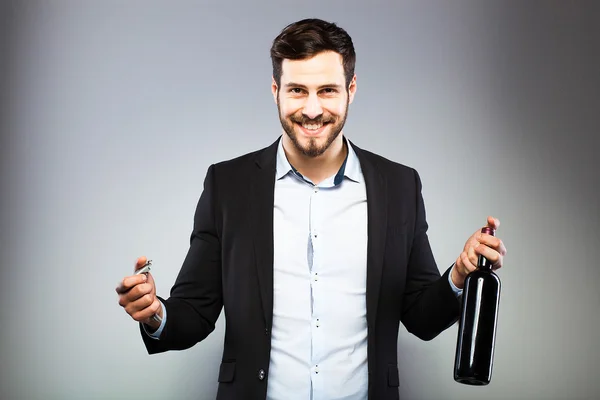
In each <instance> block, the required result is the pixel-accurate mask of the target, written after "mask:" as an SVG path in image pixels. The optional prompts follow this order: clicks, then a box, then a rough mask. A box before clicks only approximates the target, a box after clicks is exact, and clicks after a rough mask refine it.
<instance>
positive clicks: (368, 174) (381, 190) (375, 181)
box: [350, 142, 388, 332]
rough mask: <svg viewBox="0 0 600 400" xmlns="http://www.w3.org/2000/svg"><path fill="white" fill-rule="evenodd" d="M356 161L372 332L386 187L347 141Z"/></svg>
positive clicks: (360, 152)
mask: <svg viewBox="0 0 600 400" xmlns="http://www.w3.org/2000/svg"><path fill="white" fill-rule="evenodd" d="M350 144H352V147H353V148H354V150H355V152H356V155H357V156H358V159H359V161H360V166H361V169H362V173H363V176H364V178H365V185H366V188H367V215H368V226H367V234H368V243H367V325H368V327H369V331H370V332H373V329H374V327H375V321H376V320H377V305H378V303H379V290H380V288H381V275H382V269H383V254H384V251H385V240H386V232H387V208H388V202H387V200H388V197H387V186H386V182H385V179H384V178H383V176H382V175H381V173H380V172H379V170H378V169H377V167H376V166H375V165H374V164H373V162H372V160H371V159H370V158H369V157H368V154H367V153H366V152H364V151H363V150H362V149H360V148H358V147H356V146H355V145H354V143H352V142H350Z"/></svg>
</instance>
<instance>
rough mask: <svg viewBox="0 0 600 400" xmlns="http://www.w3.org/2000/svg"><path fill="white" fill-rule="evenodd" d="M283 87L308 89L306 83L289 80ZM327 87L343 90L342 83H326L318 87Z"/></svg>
mask: <svg viewBox="0 0 600 400" xmlns="http://www.w3.org/2000/svg"><path fill="white" fill-rule="evenodd" d="M283 87H285V88H290V87H295V88H301V89H307V86H306V85H303V84H301V83H295V82H289V83H286V84H284V85H283ZM325 88H334V89H338V90H342V89H343V87H342V85H338V84H337V83H328V84H325V85H320V86H319V87H318V88H317V89H319V90H320V89H325Z"/></svg>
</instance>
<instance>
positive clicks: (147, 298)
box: [115, 256, 163, 330]
mask: <svg viewBox="0 0 600 400" xmlns="http://www.w3.org/2000/svg"><path fill="white" fill-rule="evenodd" d="M145 263H146V257H143V256H142V257H140V258H138V259H137V262H136V264H135V271H137V270H138V269H140V268H142V266H143V265H144V264H145ZM115 290H116V291H117V294H118V295H119V305H120V306H121V307H123V308H124V309H125V311H126V312H127V314H129V315H130V316H131V318H133V319H134V320H135V321H138V322H141V323H143V324H146V325H148V326H149V327H150V328H152V330H157V329H158V328H159V327H160V323H159V322H157V321H155V320H154V319H153V318H152V316H153V315H154V314H158V315H159V316H160V317H161V318H162V317H163V315H162V306H161V304H160V300H158V298H157V297H156V287H155V285H154V278H152V274H151V273H150V272H148V273H145V274H139V275H130V276H126V277H125V278H123V280H122V281H121V282H120V283H119V285H118V286H117V288H116V289H115Z"/></svg>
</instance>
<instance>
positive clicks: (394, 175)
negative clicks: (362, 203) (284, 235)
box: [140, 137, 459, 400]
mask: <svg viewBox="0 0 600 400" xmlns="http://www.w3.org/2000/svg"><path fill="white" fill-rule="evenodd" d="M280 138H281V137H280ZM279 140H280V139H278V140H277V141H276V142H275V143H273V144H272V145H271V146H269V147H267V148H264V149H262V150H259V151H256V152H253V153H249V154H246V155H244V156H241V157H238V158H235V159H233V160H229V161H224V162H220V163H218V164H214V165H211V166H210V167H209V168H208V172H207V175H206V178H205V181H204V190H203V192H202V194H201V196H200V199H199V201H198V205H197V208H196V212H195V216H194V228H193V232H192V234H191V238H190V247H189V251H188V253H187V256H186V258H185V260H184V262H183V265H182V267H181V270H180V272H179V275H178V276H177V279H176V281H175V284H174V285H173V287H172V289H171V293H170V297H169V298H168V299H167V300H164V299H162V298H161V300H163V302H164V303H165V306H166V309H167V322H166V324H165V327H164V330H163V332H162V333H161V336H160V340H154V339H152V338H149V337H148V336H147V335H146V334H145V333H144V332H143V330H142V332H141V333H142V337H143V340H144V343H145V346H146V348H147V351H148V353H149V354H154V353H160V352H164V351H168V350H183V349H186V348H189V347H191V346H193V345H195V344H196V343H198V342H200V341H201V340H203V339H204V338H206V337H207V336H208V335H209V334H210V333H211V332H212V331H213V330H214V327H215V322H216V320H217V318H218V317H219V314H220V313H221V309H222V308H224V309H225V321H226V329H225V342H224V349H223V358H222V363H221V366H220V371H219V379H218V380H219V387H218V393H217V399H218V400H225V399H228V400H229V399H232V400H233V399H235V400H254V399H257V400H258V399H260V400H263V399H265V397H266V392H267V381H268V379H269V356H270V349H271V338H270V332H271V324H272V317H273V201H274V200H273V199H274V185H275V166H276V155H277V145H278V141H279ZM352 146H353V148H354V150H355V151H356V154H357V155H358V158H359V161H360V165H361V168H362V172H363V175H364V178H365V184H366V188H367V204H368V205H367V209H368V247H367V252H368V254H367V293H366V297H367V298H366V303H367V326H368V370H369V400H386V399H390V400H392V399H398V398H399V395H398V386H399V378H398V364H397V362H398V356H397V346H398V328H399V323H400V321H401V322H402V323H403V324H404V326H405V327H406V329H407V330H408V331H409V332H411V333H413V334H414V335H416V336H417V337H419V338H421V339H423V340H431V339H433V338H434V337H436V336H437V335H438V334H439V333H440V332H442V331H443V330H445V329H446V328H448V327H449V326H451V325H452V324H453V323H454V322H456V320H457V319H458V316H459V302H458V300H457V299H456V296H455V295H454V293H453V292H452V289H451V287H450V284H449V283H448V273H449V271H450V268H448V269H447V270H446V271H445V273H444V274H443V275H442V276H441V277H440V273H439V271H438V268H437V266H436V263H435V261H434V258H433V255H432V252H431V248H430V245H429V240H428V238H427V233H426V232H427V222H426V218H425V209H424V204H423V198H422V195H421V181H420V178H419V175H418V173H417V172H416V171H415V170H414V169H412V168H409V167H406V166H403V165H401V164H398V163H395V162H392V161H389V160H387V159H385V158H383V157H381V156H378V155H376V154H373V153H370V152H368V151H365V150H361V149H360V148H358V147H356V146H355V145H354V144H352ZM140 328H141V326H140Z"/></svg>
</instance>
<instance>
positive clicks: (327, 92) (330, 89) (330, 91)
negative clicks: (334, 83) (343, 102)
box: [323, 88, 337, 94]
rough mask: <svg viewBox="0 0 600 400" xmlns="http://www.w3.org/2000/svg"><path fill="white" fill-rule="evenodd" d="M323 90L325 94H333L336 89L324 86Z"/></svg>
mask: <svg viewBox="0 0 600 400" xmlns="http://www.w3.org/2000/svg"><path fill="white" fill-rule="evenodd" d="M323 92H325V93H326V94H333V93H337V90H335V89H334V88H325V89H323Z"/></svg>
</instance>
